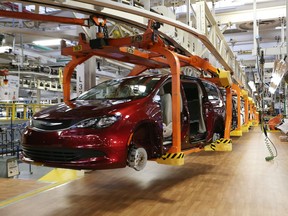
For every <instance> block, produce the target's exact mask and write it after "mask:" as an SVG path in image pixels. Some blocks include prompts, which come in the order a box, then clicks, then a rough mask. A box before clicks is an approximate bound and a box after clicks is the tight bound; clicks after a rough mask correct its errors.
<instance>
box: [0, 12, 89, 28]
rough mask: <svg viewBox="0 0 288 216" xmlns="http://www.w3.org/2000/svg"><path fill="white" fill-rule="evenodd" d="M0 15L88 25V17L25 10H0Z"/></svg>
mask: <svg viewBox="0 0 288 216" xmlns="http://www.w3.org/2000/svg"><path fill="white" fill-rule="evenodd" d="M0 16H1V17H9V18H15V19H24V20H36V21H46V22H57V23H66V24H72V25H81V26H86V27H89V22H88V20H89V19H81V18H69V17H61V16H51V15H42V14H33V13H27V12H15V11H6V10H0Z"/></svg>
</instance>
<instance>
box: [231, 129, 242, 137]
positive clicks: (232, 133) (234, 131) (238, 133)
mask: <svg viewBox="0 0 288 216" xmlns="http://www.w3.org/2000/svg"><path fill="white" fill-rule="evenodd" d="M230 136H237V137H238V136H242V130H233V131H231V132H230Z"/></svg>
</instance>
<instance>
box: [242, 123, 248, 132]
mask: <svg viewBox="0 0 288 216" xmlns="http://www.w3.org/2000/svg"><path fill="white" fill-rule="evenodd" d="M248 131H249V124H247V125H242V132H248Z"/></svg>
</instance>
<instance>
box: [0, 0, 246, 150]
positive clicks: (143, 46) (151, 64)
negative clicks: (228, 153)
mask: <svg viewBox="0 0 288 216" xmlns="http://www.w3.org/2000/svg"><path fill="white" fill-rule="evenodd" d="M27 2H28V3H35V4H37V3H38V4H45V5H49V6H53V7H59V8H66V9H73V10H76V11H79V12H82V13H88V14H97V15H100V16H101V17H103V16H105V17H106V18H111V19H113V20H116V21H117V20H118V21H120V22H124V23H129V24H130V25H134V26H137V27H138V28H141V29H146V31H145V33H144V34H139V35H136V36H132V37H125V38H118V39H112V38H103V37H101V36H99V35H98V38H96V39H92V40H89V41H87V39H86V37H85V34H84V33H81V34H80V35H79V43H78V45H76V46H72V47H67V46H66V43H65V41H62V43H61V53H62V55H70V56H72V60H71V61H70V62H69V63H68V64H67V66H66V67H65V69H64V74H63V92H64V101H66V102H69V99H70V84H71V76H72V72H73V71H74V68H75V67H76V66H77V65H79V64H81V63H83V62H85V61H86V60H88V59H89V58H91V57H92V56H94V55H96V56H101V57H105V58H110V59H116V60H118V61H122V62H128V63H132V64H135V65H136V66H135V68H134V69H133V70H132V71H131V73H130V75H138V74H140V73H142V72H143V71H144V70H146V69H150V68H153V69H154V68H170V70H171V75H172V91H173V94H172V101H173V105H172V122H173V126H172V129H173V137H172V141H173V146H172V148H171V149H170V152H169V153H181V154H182V152H181V131H180V128H181V127H180V123H181V120H180V73H181V72H180V67H183V66H192V67H194V68H197V69H200V70H203V71H206V72H208V73H210V74H211V75H212V77H214V82H215V83H218V84H220V85H222V86H224V87H225V88H226V122H225V133H224V138H225V139H226V140H229V138H230V127H231V119H232V91H231V85H232V79H231V76H230V75H231V74H234V79H235V80H236V81H237V82H238V83H239V84H240V85H241V86H245V82H242V79H243V77H242V75H243V74H242V73H240V75H239V74H238V75H237V76H235V71H236V70H237V68H238V66H237V67H235V64H236V61H235V58H234V57H232V55H233V53H232V55H231V50H230V48H229V46H228V45H227V43H225V40H224V38H223V35H222V36H221V35H220V34H219V29H218V30H217V27H216V24H215V23H216V22H215V20H214V21H213V19H212V18H213V17H212V18H211V17H209V23H210V24H212V25H213V28H211V29H214V30H212V31H211V32H210V33H207V32H206V31H204V32H205V33H203V32H202V31H199V30H197V29H194V28H191V27H190V26H187V25H185V24H183V23H181V22H179V21H176V20H173V19H170V18H167V17H163V16H161V15H158V14H155V13H151V12H149V11H145V10H143V9H139V8H135V7H132V6H127V5H123V4H119V3H115V2H112V1H100V0H93V1H92V0H81V1H73V0H66V1H48V0H47V1H45V2H42V1H37V0H28V1H25V3H27ZM95 7H103V8H101V10H96V11H95ZM202 7H204V9H203V8H202V9H200V10H202V12H203V13H204V15H203V13H202V15H201V16H200V19H201V20H202V22H203V23H206V18H207V16H206V15H205V14H207V8H206V7H207V5H206V4H204V6H203V5H202ZM2 12H3V11H0V16H4V15H6V16H8V17H12V16H16V15H17V14H12V13H6V12H3V13H2ZM1 13H2V14H1ZM128 13H130V15H131V16H132V17H133V16H134V17H135V20H132V19H131V16H130V17H129V18H126V17H125V16H124V15H123V14H128ZM42 16H43V17H42ZM211 16H212V15H211ZM21 17H22V18H25V19H33V20H39V19H40V20H45V21H51V22H59V23H61V22H62V23H63V20H66V21H64V22H67V23H70V24H75V25H82V26H90V24H89V21H90V20H91V19H90V18H89V19H77V18H75V19H63V17H54V16H47V15H36V14H34V15H32V14H29V15H28V16H25V17H24V15H23V14H22V15H21ZM40 17H42V18H40ZM14 18H15V17H14ZM143 18H149V22H148V28H146V27H145V26H146V25H145V21H144V19H143ZM203 19H204V20H203ZM92 20H94V22H93V23H94V24H95V25H98V26H102V24H101V25H100V23H97V22H95V16H94V18H93V17H92ZM152 20H153V21H152ZM159 22H161V23H165V24H168V25H171V26H173V27H175V28H177V29H180V30H183V31H185V32H187V33H188V34H191V35H193V36H194V37H195V38H197V39H199V40H200V41H201V42H202V43H203V44H204V46H206V48H207V49H208V50H209V51H210V52H211V53H212V54H213V55H214V56H215V58H216V59H217V60H218V61H219V62H220V63H221V64H222V66H223V67H224V68H225V69H226V70H223V69H220V68H216V67H214V66H213V65H212V64H211V63H209V62H208V61H207V60H206V59H203V58H201V57H199V56H197V55H192V54H191V53H190V52H189V51H188V52H187V50H186V51H185V49H184V52H180V53H179V52H177V50H179V49H178V48H181V45H179V44H176V43H174V44H173V43H172V44H173V46H171V40H170V38H168V37H167V36H165V35H163V34H162V33H161V32H159V31H158V28H159ZM202 27H203V28H207V26H204V25H203V26H202ZM212 34H216V35H215V36H213V35H212ZM207 35H208V36H207ZM163 38H165V39H166V40H168V41H170V45H168V44H166V43H165V40H163ZM172 42H173V41H172ZM218 49H219V50H220V52H218ZM229 50H230V51H229ZM182 51H183V49H182ZM230 60H231V61H230ZM238 69H239V68H238ZM236 74H237V73H236ZM238 91H239V89H238ZM246 112H247V113H248V94H247V100H246V99H245V114H246ZM246 118H247V121H246ZM245 123H247V124H248V114H247V115H245ZM225 142H226V141H225ZM230 142H231V141H230ZM195 151H199V149H195V150H188V151H186V152H184V153H185V154H188V153H191V152H195Z"/></svg>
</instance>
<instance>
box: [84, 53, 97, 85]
mask: <svg viewBox="0 0 288 216" xmlns="http://www.w3.org/2000/svg"><path fill="white" fill-rule="evenodd" d="M95 84H96V57H95V56H93V57H91V58H90V59H88V60H87V61H86V62H85V63H84V91H87V90H88V89H90V88H92V87H93V86H95Z"/></svg>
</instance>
